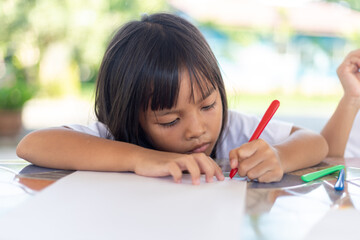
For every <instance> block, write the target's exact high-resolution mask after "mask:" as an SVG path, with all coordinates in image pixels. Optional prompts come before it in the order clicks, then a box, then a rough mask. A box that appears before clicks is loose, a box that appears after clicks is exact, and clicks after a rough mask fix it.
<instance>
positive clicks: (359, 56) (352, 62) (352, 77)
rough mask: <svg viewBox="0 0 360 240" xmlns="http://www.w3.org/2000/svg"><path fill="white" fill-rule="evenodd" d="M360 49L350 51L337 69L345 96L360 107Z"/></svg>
mask: <svg viewBox="0 0 360 240" xmlns="http://www.w3.org/2000/svg"><path fill="white" fill-rule="evenodd" d="M359 69H360V49H358V50H355V51H352V52H350V53H349V54H348V55H347V56H346V57H345V59H344V61H343V62H342V63H341V64H340V66H339V67H338V69H337V74H338V76H339V79H340V82H341V84H342V86H343V88H344V97H345V98H346V99H347V100H348V101H349V103H351V104H355V105H356V106H357V107H360V72H359Z"/></svg>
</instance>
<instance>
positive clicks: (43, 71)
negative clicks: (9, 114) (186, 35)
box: [0, 0, 167, 108]
mask: <svg viewBox="0 0 360 240" xmlns="http://www.w3.org/2000/svg"><path fill="white" fill-rule="evenodd" d="M166 10H167V4H166V2H165V0H147V1H141V0H109V1H96V0H65V1H59V0H55V1H48V0H0V22H1V27H0V90H1V91H0V94H1V95H0V101H1V102H0V108H1V107H7V108H11V107H14V108H18V107H20V106H21V105H22V104H23V103H24V102H25V101H26V100H27V99H29V98H30V97H32V96H33V95H34V94H35V91H34V90H33V89H38V90H39V91H38V92H37V94H38V95H47V96H49V95H51V96H54V95H55V96H59V95H63V94H78V92H79V90H80V87H81V82H89V81H90V82H94V80H95V78H96V75H97V69H98V68H99V64H100V61H101V59H102V55H103V53H104V50H105V46H106V45H107V43H108V41H109V40H110V38H111V35H112V33H113V32H114V31H115V30H116V29H117V28H118V27H120V26H121V25H122V24H124V23H125V22H127V21H129V20H131V19H139V18H140V17H141V15H142V14H144V13H152V12H158V11H166ZM38 86H39V87H38ZM29 89H31V90H29Z"/></svg>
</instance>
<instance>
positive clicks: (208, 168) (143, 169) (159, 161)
mask: <svg viewBox="0 0 360 240" xmlns="http://www.w3.org/2000/svg"><path fill="white" fill-rule="evenodd" d="M184 170H187V171H188V172H189V173H190V175H191V177H192V183H193V184H194V185H198V184H200V175H201V174H202V173H203V174H205V175H206V182H212V181H213V177H214V176H216V178H217V179H218V180H220V181H222V180H224V175H223V173H222V171H221V169H220V167H219V166H218V165H217V163H216V162H215V161H214V160H213V159H212V158H210V157H209V156H207V155H206V154H204V153H192V154H180V153H169V152H157V151H155V152H154V155H153V156H147V157H145V158H142V160H139V161H137V163H136V165H135V169H134V172H135V173H136V174H138V175H141V176H147V177H163V176H169V175H171V176H173V178H174V181H175V182H176V183H181V178H182V171H184Z"/></svg>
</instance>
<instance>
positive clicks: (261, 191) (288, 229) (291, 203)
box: [0, 158, 360, 239]
mask: <svg viewBox="0 0 360 240" xmlns="http://www.w3.org/2000/svg"><path fill="white" fill-rule="evenodd" d="M337 164H344V165H345V166H346V167H347V179H348V181H347V182H346V183H345V190H344V191H341V192H338V191H335V190H334V188H333V185H334V184H335V181H336V175H335V174H333V175H329V176H325V177H323V178H321V179H319V180H316V181H313V182H310V183H304V182H302V181H301V179H300V176H301V175H303V174H305V173H309V172H313V171H317V170H320V169H322V168H325V167H329V166H331V165H337ZM220 165H221V166H222V168H223V171H228V170H229V166H228V164H227V161H221V162H220ZM71 172H72V171H64V170H56V169H47V168H40V167H37V166H34V165H31V164H29V163H28V162H26V161H24V160H21V159H14V160H0V217H1V215H3V214H5V213H6V212H7V211H10V210H11V209H13V208H16V207H17V206H19V204H21V203H22V202H24V201H26V200H28V199H29V198H31V197H33V196H34V195H36V193H37V192H38V191H41V190H42V189H44V188H46V187H47V186H49V185H51V184H52V183H53V182H55V181H56V180H57V179H60V178H61V177H63V176H66V175H67V174H70V173H71ZM330 208H335V209H342V208H356V209H360V159H356V158H354V159H344V158H327V159H325V160H324V161H323V162H322V163H321V164H319V165H317V166H315V167H312V168H308V169H303V170H299V171H296V172H292V173H290V174H286V175H285V176H284V178H283V180H282V181H280V182H278V183H270V184H263V183H256V182H248V183H247V196H246V216H245V220H244V223H243V224H244V226H242V230H243V236H241V239H290V238H291V239H303V238H304V237H305V235H306V234H307V233H308V231H309V230H310V229H311V227H313V226H314V224H316V223H317V222H318V221H319V220H320V219H321V218H322V217H323V216H324V215H325V213H326V212H327V211H328V210H329V209H330Z"/></svg>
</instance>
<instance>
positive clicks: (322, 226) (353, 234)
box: [304, 208, 360, 240]
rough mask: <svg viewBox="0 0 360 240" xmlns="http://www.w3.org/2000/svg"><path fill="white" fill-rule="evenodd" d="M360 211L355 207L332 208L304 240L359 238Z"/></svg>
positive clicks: (354, 239)
mask: <svg viewBox="0 0 360 240" xmlns="http://www.w3.org/2000/svg"><path fill="white" fill-rule="evenodd" d="M359 223H360V212H359V211H358V210H356V209H355V208H347V209H331V210H329V211H328V212H327V213H326V214H325V216H324V217H323V218H322V219H321V220H320V221H319V222H318V223H317V224H315V226H314V227H313V228H312V229H311V231H310V232H309V233H308V234H307V236H306V237H305V238H304V240H305V239H306V240H319V239H326V240H340V239H346V240H358V239H359Z"/></svg>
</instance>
